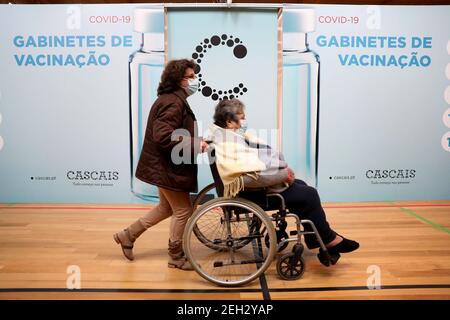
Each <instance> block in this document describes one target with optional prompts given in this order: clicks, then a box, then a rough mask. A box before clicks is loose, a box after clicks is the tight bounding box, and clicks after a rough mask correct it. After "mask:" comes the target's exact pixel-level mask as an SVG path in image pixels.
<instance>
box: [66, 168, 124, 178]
mask: <svg viewBox="0 0 450 320" xmlns="http://www.w3.org/2000/svg"><path fill="white" fill-rule="evenodd" d="M67 179H69V180H91V181H111V180H119V172H117V171H97V170H93V171H87V170H85V171H82V170H74V171H67Z"/></svg>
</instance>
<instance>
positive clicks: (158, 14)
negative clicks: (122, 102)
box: [129, 8, 164, 200]
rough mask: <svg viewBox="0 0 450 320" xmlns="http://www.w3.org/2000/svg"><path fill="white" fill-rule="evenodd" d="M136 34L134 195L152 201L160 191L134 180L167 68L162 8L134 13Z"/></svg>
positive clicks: (132, 135)
mask: <svg viewBox="0 0 450 320" xmlns="http://www.w3.org/2000/svg"><path fill="white" fill-rule="evenodd" d="M134 31H136V32H139V33H140V34H141V39H142V40H141V45H140V48H139V50H137V51H136V52H134V53H133V54H131V55H130V58H129V95H130V96H129V97H130V139H131V141H130V148H131V150H130V157H131V159H130V160H131V162H130V163H131V191H132V192H133V194H135V195H136V196H138V197H140V198H142V199H145V200H152V199H155V198H157V197H158V189H157V188H156V187H155V186H152V185H150V184H148V183H145V182H143V181H141V180H139V179H137V178H136V177H135V173H136V167H137V164H138V162H139V156H140V154H141V151H142V145H143V142H144V136H145V129H146V127H147V119H148V115H149V112H150V108H151V106H152V104H153V102H154V101H155V100H156V98H157V88H158V84H159V81H160V79H161V74H162V72H163V68H164V15H163V10H162V8H151V9H147V8H145V9H144V8H142V9H135V10H134Z"/></svg>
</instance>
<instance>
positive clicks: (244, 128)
mask: <svg viewBox="0 0 450 320" xmlns="http://www.w3.org/2000/svg"><path fill="white" fill-rule="evenodd" d="M239 123H240V125H241V127H240V128H239V132H240V133H242V134H243V133H245V131H247V128H248V125H247V120H245V119H241V120H240V121H239Z"/></svg>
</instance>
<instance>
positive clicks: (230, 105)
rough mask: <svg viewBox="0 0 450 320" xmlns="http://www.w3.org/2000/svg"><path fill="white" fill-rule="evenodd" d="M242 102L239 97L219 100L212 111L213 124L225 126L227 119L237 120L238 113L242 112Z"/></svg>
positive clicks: (243, 107)
mask: <svg viewBox="0 0 450 320" xmlns="http://www.w3.org/2000/svg"><path fill="white" fill-rule="evenodd" d="M244 109H245V106H244V104H243V103H242V102H241V101H240V100H239V99H230V100H228V99H226V100H222V101H220V102H219V104H218V105H217V106H216V111H215V112H214V124H215V125H217V126H219V127H221V128H226V127H227V121H239V117H238V116H237V115H238V113H243V112H244Z"/></svg>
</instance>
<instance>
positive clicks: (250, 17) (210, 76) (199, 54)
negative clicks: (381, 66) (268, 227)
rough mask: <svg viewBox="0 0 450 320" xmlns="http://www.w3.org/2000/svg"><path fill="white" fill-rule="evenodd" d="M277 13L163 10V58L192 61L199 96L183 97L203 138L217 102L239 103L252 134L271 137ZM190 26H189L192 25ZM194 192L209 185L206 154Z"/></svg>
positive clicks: (274, 127)
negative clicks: (165, 35) (165, 49)
mask: <svg viewBox="0 0 450 320" xmlns="http://www.w3.org/2000/svg"><path fill="white" fill-rule="evenodd" d="M277 16H278V10H277V9H276V8H275V9H274V8H272V9H264V10H263V9H253V10H250V9H235V8H233V9H232V10H223V9H205V8H202V9H199V8H196V9H191V8H188V9H179V8H168V23H167V24H168V26H167V27H168V28H167V30H168V40H167V42H168V59H169V60H171V59H179V58H183V57H188V58H193V59H194V61H195V62H196V63H197V68H196V70H195V72H196V74H197V77H198V78H199V82H200V88H199V92H198V93H197V94H195V95H192V96H191V97H189V98H188V101H189V104H190V105H191V106H192V109H193V111H194V113H195V115H196V118H197V122H198V127H199V128H198V130H199V135H201V136H207V135H208V128H209V126H210V125H211V124H212V122H213V119H212V118H213V114H214V109H215V106H216V105H217V103H218V102H219V101H220V100H222V99H232V98H238V99H240V100H241V101H242V102H243V103H244V104H245V106H246V110H245V111H246V118H247V119H248V121H250V124H251V127H252V128H253V129H255V130H259V131H261V130H264V132H267V133H270V132H273V133H274V136H275V138H274V139H273V141H271V142H272V143H274V144H275V145H274V147H276V142H277V141H276V133H277V75H278V33H277V28H278V23H277ZM193 21H195V23H193ZM198 162H199V188H203V187H205V186H206V185H208V184H210V183H211V182H212V176H211V173H210V168H209V163H208V159H207V154H206V153H205V154H203V155H202V156H200V157H199V159H198Z"/></svg>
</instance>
